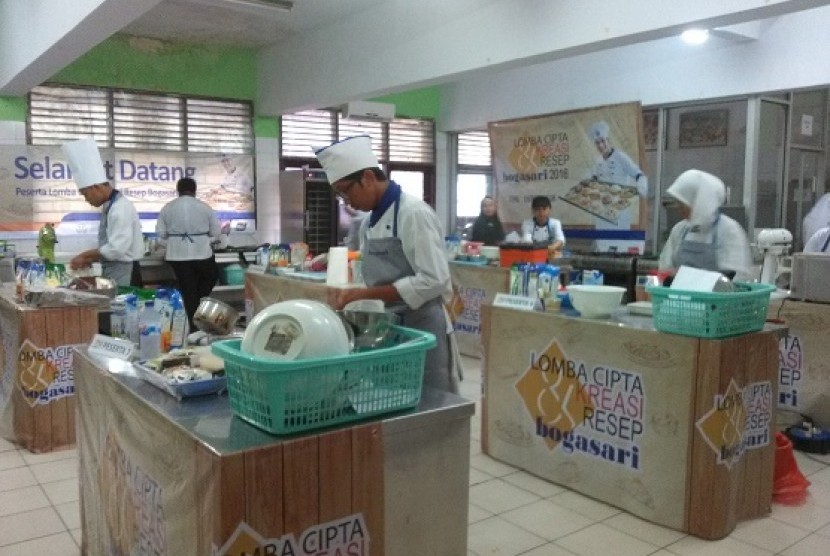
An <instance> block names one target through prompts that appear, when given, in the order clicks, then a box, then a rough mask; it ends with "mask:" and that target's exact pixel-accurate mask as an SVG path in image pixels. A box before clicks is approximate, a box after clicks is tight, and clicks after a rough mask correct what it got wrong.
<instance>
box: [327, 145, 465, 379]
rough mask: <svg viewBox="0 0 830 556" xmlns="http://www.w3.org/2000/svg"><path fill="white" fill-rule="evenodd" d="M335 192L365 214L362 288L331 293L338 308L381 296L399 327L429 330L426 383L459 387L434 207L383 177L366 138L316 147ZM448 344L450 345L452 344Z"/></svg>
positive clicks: (443, 257) (448, 291)
mask: <svg viewBox="0 0 830 556" xmlns="http://www.w3.org/2000/svg"><path fill="white" fill-rule="evenodd" d="M314 152H315V154H316V155H317V159H318V160H319V161H320V164H322V166H323V169H324V170H325V172H326V176H327V177H328V180H329V183H330V184H331V187H332V188H333V189H334V194H335V195H336V196H337V197H339V198H341V199H343V200H344V201H345V202H347V203H348V204H349V205H351V206H352V207H353V208H355V209H357V210H362V211H371V212H370V214H369V215H368V216H367V217H366V218H364V219H363V222H362V224H361V227H360V232H359V233H360V250H361V255H362V259H363V264H362V271H363V280H364V282H365V283H366V287H365V288H343V289H337V290H332V294H331V298H330V302H331V304H332V305H333V306H334V307H335V308H336V309H342V308H343V306H345V305H346V304H348V303H350V302H352V301H356V300H359V299H381V300H383V301H384V303H386V305H387V306H392V307H395V306H397V307H395V309H400V311H396V312H400V314H401V317H402V322H401V324H402V325H403V326H407V327H410V328H416V329H419V330H423V331H426V332H431V333H432V334H434V335H435V338H436V340H437V345H436V347H435V348H434V349H431V350H429V351H428V352H427V354H426V362H425V365H424V384H425V385H427V386H432V387H434V388H438V389H441V390H446V391H450V392H458V378H459V375H460V368H456V364H457V363H458V358H457V357H453V356H452V354H453V353H456V351H455V350H453V349H452V348H453V347H454V346H451V340H453V339H452V337H451V336H452V334H451V331H452V328H451V325H450V322H449V318H448V316H447V313H446V312H445V310H444V296H448V297H449V296H450V295H451V294H452V286H451V284H450V270H449V265H448V264H447V256H446V254H445V251H444V234H443V232H442V229H441V223H440V222H439V220H438V215H437V214H435V211H434V210H433V209H432V208H431V207H430V206H429V205H427V204H426V203H425V202H423V201H422V200H421V199H419V198H417V197H414V196H412V195H409V194H407V193H404V192H403V191H402V190H401V186H400V185H398V184H397V183H395V182H394V181H391V180H389V179H387V177H386V174H385V173H384V172H383V170H381V168H380V167H379V165H378V159H377V157H376V156H375V154H374V153H373V152H372V143H371V140H370V138H369V136H367V135H359V136H356V137H349V138H348V139H344V140H342V141H338V142H336V143H334V144H332V145H329V146H327V147H320V148H315V149H314ZM453 344H454V342H453Z"/></svg>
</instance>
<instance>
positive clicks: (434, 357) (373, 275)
mask: <svg viewBox="0 0 830 556" xmlns="http://www.w3.org/2000/svg"><path fill="white" fill-rule="evenodd" d="M399 206H400V198H398V199H396V200H395V208H394V210H395V217H394V219H393V224H392V237H385V238H377V239H369V238H365V241H364V244H363V252H362V257H363V264H362V265H361V267H362V271H363V281H364V282H365V283H366V285H367V286H369V287H371V286H385V285H389V284H392V283H394V282H395V281H396V280H399V279H400V278H405V277H407V276H414V275H415V271H413V270H412V267H411V266H410V264H409V261H408V260H406V255H405V254H404V252H403V244H402V243H401V240H400V239H399V238H398V207H399ZM392 310H394V311H395V312H396V313H398V314H400V316H401V325H402V326H406V327H408V328H415V329H417V330H423V331H424V332H430V333H432V334H434V335H435V341H436V346H435V348H434V349H431V350H428V351H427V353H426V362H425V364H424V384H425V385H426V386H431V387H432V388H437V389H439V390H444V391H447V392H454V393H458V380H457V378H456V375H455V373H454V370H455V369H454V366H453V365H452V359H451V357H450V342H449V335H448V334H447V319H446V317H445V316H444V305H443V303H442V300H441V298H440V297H437V298H435V299H431V300H430V301H427V302H426V303H424V304H423V305H422V306H421V307H419V308H418V309H410V308H409V307H408V306H407V305H405V304H402V305H401V306H395V307H393V308H392Z"/></svg>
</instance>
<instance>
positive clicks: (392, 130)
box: [280, 110, 435, 165]
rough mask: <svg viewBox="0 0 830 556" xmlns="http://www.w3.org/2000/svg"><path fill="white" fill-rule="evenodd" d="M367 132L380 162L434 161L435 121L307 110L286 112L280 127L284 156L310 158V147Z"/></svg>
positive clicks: (281, 147)
mask: <svg viewBox="0 0 830 556" xmlns="http://www.w3.org/2000/svg"><path fill="white" fill-rule="evenodd" d="M355 135H368V136H369V137H370V138H371V139H372V150H373V151H374V152H375V155H377V157H378V160H380V161H381V162H383V163H389V162H391V163H395V162H397V163H418V164H430V165H431V164H434V163H435V123H434V122H433V121H432V120H422V119H405V118H399V119H395V120H392V121H391V122H375V121H364V120H355V119H347V118H344V117H343V115H342V114H341V113H339V112H338V111H336V110H307V111H303V112H296V113H294V114H286V115H284V116H283V117H282V123H281V126H280V141H281V142H280V149H281V150H280V152H281V156H282V157H283V158H304V159H313V158H314V151H313V149H312V147H318V146H324V145H329V144H331V143H333V142H334V141H336V140H339V139H345V138H346V137H353V136H355Z"/></svg>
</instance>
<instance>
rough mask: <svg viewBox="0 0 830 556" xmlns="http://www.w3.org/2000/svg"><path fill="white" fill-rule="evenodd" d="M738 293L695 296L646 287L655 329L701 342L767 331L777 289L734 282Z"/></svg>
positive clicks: (698, 294)
mask: <svg viewBox="0 0 830 556" xmlns="http://www.w3.org/2000/svg"><path fill="white" fill-rule="evenodd" d="M734 285H735V291H734V292H695V291H688V290H676V289H672V288H664V287H662V286H646V291H647V292H648V293H650V294H651V304H652V314H653V318H654V328H656V329H657V330H660V331H661V332H671V333H673V334H682V335H684V336H696V337H698V338H726V337H728V336H736V335H738V334H746V333H747V332H755V331H756V330H761V329H762V328H763V327H764V322H765V321H766V319H767V307H768V306H769V297H770V294H771V293H772V292H773V291H775V286H771V285H769V284H755V283H752V284H750V283H746V282H734Z"/></svg>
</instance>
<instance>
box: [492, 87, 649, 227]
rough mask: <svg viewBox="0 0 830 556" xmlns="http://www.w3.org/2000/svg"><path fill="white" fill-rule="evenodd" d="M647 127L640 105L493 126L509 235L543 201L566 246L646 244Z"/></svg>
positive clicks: (499, 195)
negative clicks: (580, 241) (571, 241)
mask: <svg viewBox="0 0 830 556" xmlns="http://www.w3.org/2000/svg"><path fill="white" fill-rule="evenodd" d="M641 121H642V117H641V108H640V104H639V103H636V102H632V103H626V104H618V105H612V106H603V107H597V108H590V109H585V110H576V111H571V112H562V113H557V114H548V115H542V116H534V117H531V118H522V119H516V120H505V121H500V122H491V123H490V124H489V126H488V128H489V135H490V145H491V149H492V154H493V182H494V185H495V191H496V201H497V206H498V212H499V216H500V217H501V219H502V222H503V223H504V224H505V226H506V228H507V229H516V228H518V227H519V225H520V224H521V223H522V221H523V220H526V219H529V218H530V217H531V216H532V211H531V201H532V199H533V197H535V196H540V195H544V196H546V197H548V198H550V199H551V202H552V204H553V207H552V211H551V216H552V217H553V218H556V219H558V220H560V221H561V223H562V225H563V226H564V227H565V236H566V238H567V237H581V238H586V239H597V240H602V239H606V240H643V239H644V237H645V231H644V230H645V229H646V221H645V218H646V216H647V206H646V199H647V195H648V177H647V176H646V173H645V171H644V170H643V169H642V163H641V162H642V159H643V143H642V141H641V139H640V137H641V133H640V126H641ZM569 234H570V235H569Z"/></svg>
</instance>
